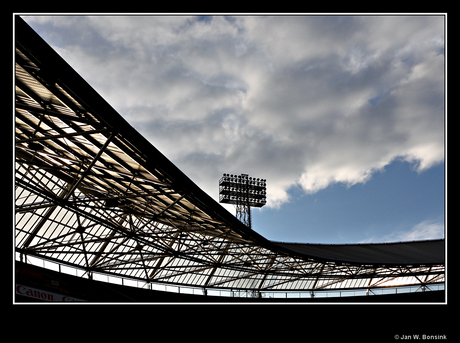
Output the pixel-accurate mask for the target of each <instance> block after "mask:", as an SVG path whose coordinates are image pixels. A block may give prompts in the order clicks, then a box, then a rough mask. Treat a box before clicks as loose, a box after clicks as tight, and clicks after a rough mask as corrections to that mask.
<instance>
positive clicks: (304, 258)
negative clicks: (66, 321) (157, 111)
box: [15, 17, 444, 290]
mask: <svg viewBox="0 0 460 343" xmlns="http://www.w3.org/2000/svg"><path fill="white" fill-rule="evenodd" d="M15 39H16V46H15V52H16V54H15V130H16V142H15V144H16V150H15V161H16V175H15V186H16V191H15V196H16V234H15V237H16V251H17V253H18V255H20V256H27V255H33V256H37V257H40V258H44V259H48V260H53V261H58V262H60V263H63V264H67V265H70V266H74V267H77V268H82V269H85V270H86V271H87V272H88V274H90V273H91V272H93V271H98V272H104V273H108V274H115V275H121V276H126V277H131V278H136V279H142V280H146V281H148V282H165V283H173V284H185V285H190V286H200V287H219V288H242V289H259V290H261V289H302V290H308V289H330V288H337V289H342V288H357V287H369V286H385V285H386V282H390V281H391V282H393V283H392V284H395V283H396V284H398V285H403V284H418V283H420V282H424V283H429V282H441V281H443V279H444V241H443V240H438V241H429V242H412V243H397V244H388V245H378V244H367V245H345V246H344V245H315V244H293V243H274V242H270V241H268V240H266V239H265V238H263V237H262V236H260V235H259V234H257V233H255V232H254V231H252V230H250V229H248V228H247V227H246V226H244V225H243V224H242V223H241V222H239V221H238V220H237V219H236V218H235V217H233V216H232V215H231V214H230V213H229V212H228V211H227V210H225V209H224V208H222V207H221V206H220V205H219V204H218V203H217V202H216V201H215V200H213V199H212V198H210V197H209V196H208V195H207V194H206V193H204V192H203V191H202V190H201V189H200V188H199V187H198V186H197V185H195V184H194V183H193V182H192V181H191V180H190V179H189V178H188V177H187V176H186V175H184V174H183V173H182V172H181V171H180V170H179V169H178V168H177V167H175V166H174V165H173V164H172V163H171V162H170V161H169V160H168V159H167V158H166V157H165V156H164V155H162V154H161V153H160V152H159V151H158V150H157V149H156V148H155V147H153V146H152V145H151V144H150V143H149V142H148V141H147V140H146V139H145V138H144V137H142V136H141V135H140V134H139V133H138V132H137V131H136V130H135V129H133V128H132V127H131V126H130V125H129V124H128V123H127V122H126V121H125V120H124V119H123V118H122V117H121V116H120V115H119V114H118V113H117V112H116V111H115V110H114V109H113V108H112V107H111V106H110V105H109V104H108V103H107V102H106V101H105V100H104V99H102V97H100V96H99V95H98V94H97V93H96V91H95V90H94V89H92V88H91V87H90V86H89V85H88V84H87V83H86V82H85V81H84V80H83V79H82V78H81V77H80V76H79V75H78V74H77V73H76V72H75V71H74V70H73V69H72V68H71V67H70V66H69V65H68V64H67V63H66V62H65V61H64V60H63V59H62V58H61V57H60V56H59V55H58V54H57V53H56V52H55V51H54V50H53V49H51V47H49V46H48V45H47V44H46V43H45V42H44V41H43V40H42V39H41V38H40V37H39V36H38V35H37V34H36V33H35V32H34V31H33V30H32V29H31V28H30V27H29V26H28V25H27V24H26V23H25V22H24V21H23V20H22V19H21V18H19V17H16V27H15Z"/></svg>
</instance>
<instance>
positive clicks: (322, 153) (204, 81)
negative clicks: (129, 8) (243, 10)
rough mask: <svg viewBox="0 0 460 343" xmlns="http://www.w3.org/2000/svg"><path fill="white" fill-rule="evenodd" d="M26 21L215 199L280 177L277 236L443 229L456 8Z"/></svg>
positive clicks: (403, 236)
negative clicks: (226, 190)
mask: <svg viewBox="0 0 460 343" xmlns="http://www.w3.org/2000/svg"><path fill="white" fill-rule="evenodd" d="M23 18H24V19H25V21H26V22H27V23H28V24H29V25H30V26H31V27H32V28H33V29H34V30H35V31H36V32H37V33H38V34H40V35H41V36H42V37H43V38H44V39H45V41H46V42H47V43H48V44H50V45H51V46H52V47H53V48H54V49H55V50H56V51H57V52H58V53H59V54H60V55H61V56H62V57H63V58H64V59H65V60H66V61H67V62H68V63H69V64H70V65H71V66H72V67H73V68H74V69H75V70H76V71H77V72H78V73H79V74H80V75H81V76H82V77H83V78H84V79H85V80H86V81H87V82H88V83H89V84H90V85H91V86H92V87H93V88H94V89H95V90H96V91H97V92H98V93H99V94H100V95H101V96H102V97H103V98H104V99H105V100H106V101H107V102H108V103H109V104H110V105H112V107H114V108H115V109H116V110H117V111H118V112H119V113H120V114H121V115H122V116H123V117H124V118H125V119H126V120H127V121H128V122H129V123H130V124H131V125H132V126H133V127H134V128H136V129H137V130H138V131H139V132H140V133H141V134H142V135H143V136H144V137H146V138H147V139H148V140H149V141H150V142H151V143H152V144H153V145H154V146H155V147H156V148H158V149H159V150H160V151H161V152H162V153H163V154H164V155H165V156H166V157H168V158H169V159H170V160H171V161H172V162H173V163H174V164H175V165H176V166H177V167H178V168H179V169H181V170H182V171H183V172H184V173H185V174H186V175H187V176H189V177H190V178H191V179H192V180H193V181H194V182H195V183H196V184H197V185H198V186H200V187H201V188H202V189H203V190H204V191H205V192H207V193H208V194H209V195H210V196H211V197H212V198H214V199H215V200H216V201H218V180H219V178H220V177H221V176H222V174H223V173H229V174H242V173H244V174H249V176H252V177H256V178H264V179H266V180H267V204H266V205H265V206H264V207H263V208H261V209H253V210H252V220H253V229H254V230H255V231H257V232H258V233H260V234H261V235H263V236H264V237H266V238H268V239H270V240H275V241H284V242H306V243H307V242H308V243H378V242H394V241H407V240H424V239H435V238H444V214H445V211H444V199H445V196H444V192H445V187H444V167H445V163H444V153H445V150H444V142H445V125H444V123H445V41H444V32H445V22H444V21H445V18H444V16H439V15H424V16H422V15H420V16H410V15H378V16H375V15H374V16H371V15H361V16H340V15H334V16H319V15H313V16H312V15H295V16H293V15H290V16H270V15H269V16H262V15H245V16H223V15H219V16H192V15H181V16H172V15H170V16H160V15H149V16H108V15H103V16H101V15H97V16H23ZM223 206H224V207H225V208H226V209H227V210H229V211H230V212H232V213H235V209H234V207H233V206H232V205H223Z"/></svg>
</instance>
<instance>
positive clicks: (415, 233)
mask: <svg viewBox="0 0 460 343" xmlns="http://www.w3.org/2000/svg"><path fill="white" fill-rule="evenodd" d="M442 238H444V223H443V222H439V221H435V220H424V221H422V222H420V223H417V224H415V225H414V226H412V227H410V228H409V229H407V230H397V231H394V232H392V233H390V234H387V235H384V236H383V237H378V238H376V237H371V238H367V239H365V240H363V241H361V242H360V243H374V242H381V243H385V242H387V243H388V242H407V241H423V240H429V239H442Z"/></svg>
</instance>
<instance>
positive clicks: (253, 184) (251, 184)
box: [219, 174, 267, 228]
mask: <svg viewBox="0 0 460 343" xmlns="http://www.w3.org/2000/svg"><path fill="white" fill-rule="evenodd" d="M266 181H267V180H265V179H256V178H255V177H254V178H253V177H249V176H248V174H241V175H233V174H224V176H222V178H221V179H220V180H219V202H221V203H224V204H233V205H236V217H237V218H238V219H239V220H240V221H241V222H242V223H243V224H245V225H246V226H247V227H249V228H251V206H252V207H262V206H264V205H265V204H266V203H267V188H266Z"/></svg>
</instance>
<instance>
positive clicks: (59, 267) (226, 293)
mask: <svg viewBox="0 0 460 343" xmlns="http://www.w3.org/2000/svg"><path fill="white" fill-rule="evenodd" d="M18 260H19V258H18ZM27 263H29V264H31V265H35V266H39V267H43V268H45V269H50V270H53V271H57V272H60V273H64V274H69V275H73V276H78V277H85V274H87V272H86V271H85V270H83V269H79V268H74V267H70V266H67V265H64V264H60V263H57V262H52V261H47V260H43V259H40V258H36V257H34V256H27ZM92 279H93V280H96V281H102V282H107V283H112V284H118V285H123V286H129V287H137V288H143V289H151V290H156V291H163V292H174V293H182V294H195V295H207V296H220V297H239V298H274V299H292V298H313V297H314V298H318V299H321V298H337V297H339V298H342V297H358V296H374V295H388V294H403V293H414V292H425V291H440V290H444V289H445V285H444V283H443V282H442V283H432V284H427V285H415V286H414V285H412V286H400V287H386V288H368V289H350V290H315V291H252V290H240V289H234V290H230V289H216V288H203V287H192V286H178V285H170V284H160V283H153V282H145V281H140V280H136V279H131V278H127V277H121V276H112V275H108V274H103V273H98V272H93V273H92Z"/></svg>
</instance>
